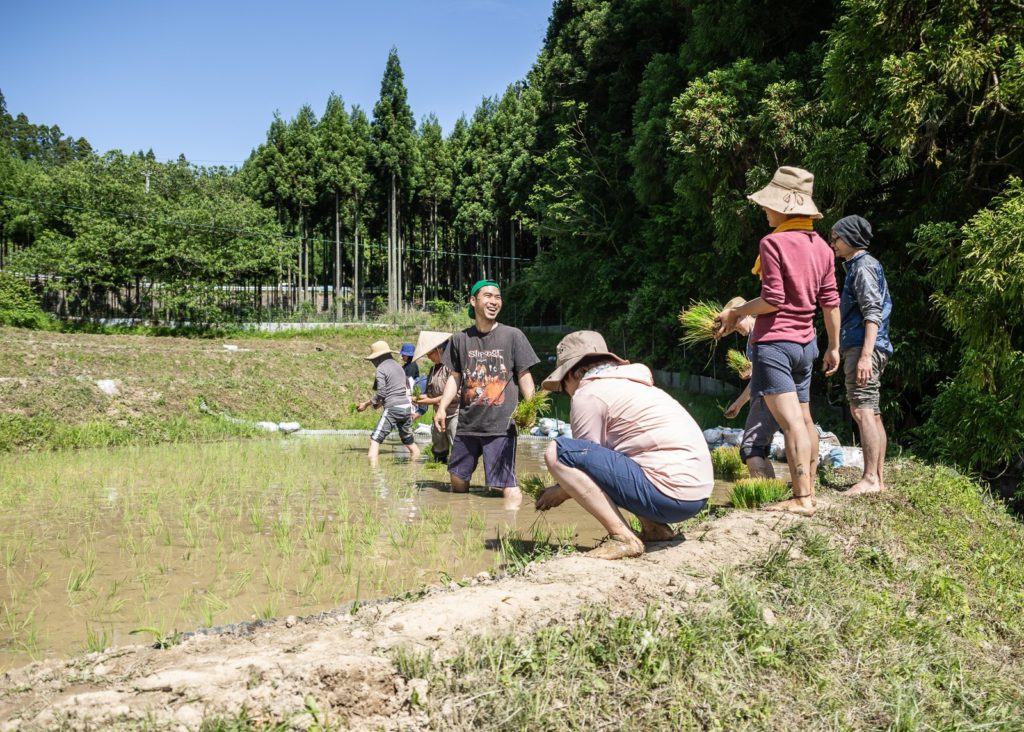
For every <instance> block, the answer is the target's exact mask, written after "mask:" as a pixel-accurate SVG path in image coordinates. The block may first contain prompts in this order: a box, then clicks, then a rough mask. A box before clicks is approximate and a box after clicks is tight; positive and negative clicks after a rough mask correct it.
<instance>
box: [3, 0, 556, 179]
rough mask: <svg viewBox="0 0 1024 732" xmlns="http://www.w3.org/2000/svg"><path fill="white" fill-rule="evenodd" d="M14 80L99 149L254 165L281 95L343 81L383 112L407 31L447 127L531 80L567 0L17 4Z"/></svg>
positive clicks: (407, 63) (338, 88)
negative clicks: (391, 66) (389, 65)
mask: <svg viewBox="0 0 1024 732" xmlns="http://www.w3.org/2000/svg"><path fill="white" fill-rule="evenodd" d="M5 6H6V7H4V9H3V17H4V22H3V25H4V42H3V43H2V44H0V91H2V92H3V94H4V96H5V98H6V101H7V109H8V111H9V112H10V113H11V114H14V115H17V114H19V113H21V112H24V113H25V114H26V115H28V117H29V119H30V120H31V121H32V122H34V123H36V124H48V125H51V124H57V125H60V127H61V130H63V132H64V133H65V134H67V135H71V136H74V137H85V138H86V139H88V140H89V142H90V143H91V144H92V145H93V147H94V149H97V150H99V151H106V150H110V149H113V148H120V149H122V150H125V151H128V152H131V151H135V150H148V149H150V148H152V149H153V152H154V153H155V154H156V156H157V158H158V159H160V160H168V159H174V158H177V156H178V154H179V153H184V154H185V155H186V157H187V158H188V159H189V160H190V161H192V162H194V163H198V164H202V165H216V164H225V165H232V164H241V162H242V161H243V160H245V158H246V157H247V156H248V155H249V153H250V151H251V150H252V148H254V147H255V146H256V145H258V144H259V143H260V142H262V141H263V140H264V139H265V137H266V132H267V128H268V127H269V126H270V122H271V119H272V116H273V113H274V111H275V110H279V111H280V112H281V115H282V116H283V117H284V118H285V119H289V118H291V117H293V116H294V115H295V113H296V112H297V111H298V109H299V107H300V106H301V105H303V104H306V103H308V104H310V105H312V107H313V109H314V111H315V112H316V113H317V115H318V116H319V115H320V114H322V113H323V109H324V105H325V104H326V102H327V97H328V95H329V94H330V93H331V92H332V91H334V92H336V93H338V94H340V95H341V96H342V98H343V99H344V100H345V103H346V105H349V106H351V105H352V104H359V105H361V106H362V107H363V108H364V109H365V110H366V111H367V114H370V113H371V112H372V109H373V104H374V102H375V101H376V99H377V96H378V94H379V92H380V79H381V75H382V74H383V72H384V64H385V62H386V61H387V55H388V50H389V49H390V48H391V47H392V46H395V47H397V49H398V55H399V58H400V59H401V61H402V70H403V71H404V72H405V83H406V87H407V89H408V90H409V103H410V105H411V107H412V111H413V114H414V115H415V116H416V119H417V121H419V120H420V119H422V117H423V116H424V115H426V114H427V113H429V112H433V113H435V114H436V115H437V116H438V119H440V121H441V125H442V126H443V128H444V130H445V133H446V134H447V133H448V132H449V131H450V130H451V128H452V125H454V123H455V120H456V119H458V117H459V115H460V114H463V113H465V114H466V116H467V117H468V116H470V115H471V114H472V113H473V110H474V109H475V108H476V106H477V104H479V102H480V100H481V99H482V98H483V97H484V96H492V95H494V94H499V93H501V92H503V91H504V89H505V87H506V86H508V85H509V84H510V83H512V82H514V81H516V80H518V79H522V78H523V77H524V76H525V75H526V72H527V71H528V70H529V68H530V66H531V65H532V63H533V61H534V60H535V59H536V57H537V53H538V52H539V51H540V48H541V45H542V43H543V40H544V33H545V31H546V29H547V21H548V17H549V16H550V14H551V7H552V0H418V1H417V0H375V1H368V2H354V1H352V0H337V1H336V2H333V3H331V2H313V1H311V0H309V1H307V0H298V1H295V2H289V3H285V2H265V1H264V0H253V1H252V2H247V3H242V2H234V1H233V2H217V1H216V0H208V1H207V2H196V1H194V0H182V1H181V2H150V1H147V0H142V1H136V2H81V0H80V1H79V2H66V1H65V0H54V1H53V2H49V3H45V4H43V5H35V4H33V3H5Z"/></svg>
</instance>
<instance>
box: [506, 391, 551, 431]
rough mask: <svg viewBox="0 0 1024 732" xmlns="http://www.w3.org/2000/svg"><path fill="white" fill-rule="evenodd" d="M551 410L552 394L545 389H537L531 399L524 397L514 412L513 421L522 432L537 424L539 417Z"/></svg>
mask: <svg viewBox="0 0 1024 732" xmlns="http://www.w3.org/2000/svg"><path fill="white" fill-rule="evenodd" d="M550 411H551V394H550V393H549V392H547V391H545V390H544V389H537V391H535V392H534V393H533V396H532V397H530V398H529V399H523V400H522V401H520V402H519V404H517V405H516V409H515V411H514V412H512V423H513V424H515V426H516V427H517V428H518V429H519V431H520V432H526V431H527V430H529V429H530V428H531V427H533V426H534V425H535V424H537V418H538V417H543V416H544V415H545V414H547V413H548V412H550Z"/></svg>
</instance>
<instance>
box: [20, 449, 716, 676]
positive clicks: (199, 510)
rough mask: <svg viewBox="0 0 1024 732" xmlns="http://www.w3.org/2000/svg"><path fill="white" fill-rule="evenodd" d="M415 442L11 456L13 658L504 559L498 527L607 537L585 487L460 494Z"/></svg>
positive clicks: (377, 589) (262, 613)
mask: <svg viewBox="0 0 1024 732" xmlns="http://www.w3.org/2000/svg"><path fill="white" fill-rule="evenodd" d="M546 444H547V443H546V441H541V440H523V441H522V443H521V444H520V447H519V450H518V455H517V468H518V470H519V472H520V475H525V474H528V473H536V474H541V475H546V471H545V468H544V463H543V452H544V448H545V446H546ZM406 454H407V453H406V451H405V450H404V448H402V447H401V446H400V445H398V444H397V443H396V444H394V445H392V444H391V443H390V442H389V443H386V444H385V445H384V446H383V449H382V450H381V457H380V464H379V465H378V466H377V467H376V468H371V467H370V465H369V464H368V460H367V458H366V437H355V436H345V437H330V438H327V437H321V438H317V439H281V440H268V441H259V442H241V443H217V444H210V445H173V446H160V447H149V448H124V449H116V450H84V451H78V452H73V453H72V452H68V453H39V454H29V455H17V456H15V455H6V456H2V457H0V474H2V475H3V476H4V480H3V481H2V483H0V569H2V570H3V573H4V579H5V582H4V583H3V587H2V588H0V611H2V613H3V614H2V616H0V667H6V666H11V665H20V664H23V663H26V662H27V661H29V660H31V659H32V658H39V657H45V656H48V655H58V654H68V653H72V652H77V651H82V650H86V649H90V648H91V649H98V648H102V647H105V646H108V645H114V644H121V643H134V642H138V641H139V638H138V637H134V636H129V632H130V631H131V630H133V629H135V628H140V627H149V628H156V629H159V630H160V631H161V632H163V633H167V634H170V633H172V632H173V631H175V630H178V631H184V630H192V629H195V628H197V627H202V626H217V625H222V624H228V623H234V622H238V621H242V620H250V619H257V618H269V617H275V616H283V615H288V614H299V615H303V614H310V613H314V612H317V611H319V610H325V609H332V608H336V607H340V606H343V605H344V604H346V603H348V602H350V601H352V600H356V599H363V600H365V599H369V598H375V597H382V596H387V595H393V594H398V593H401V592H404V591H407V590H410V589H416V588H418V587H421V586H423V585H424V584H430V583H438V582H442V581H445V579H446V578H455V579H459V578H461V577H465V576H472V575H475V574H476V573H478V572H480V571H482V570H488V571H499V570H500V565H501V562H502V558H501V555H500V552H499V551H498V550H499V549H500V545H501V542H500V538H501V537H505V538H506V539H509V538H510V537H511V538H514V539H515V540H516V541H518V542H520V548H522V549H524V550H529V548H531V547H530V543H532V542H537V541H552V542H558V543H563V544H571V545H574V546H576V547H577V548H578V549H580V550H586V549H589V548H592V547H593V546H594V545H596V544H597V542H598V541H599V540H600V539H601V538H602V535H603V530H602V529H601V526H600V524H598V522H597V521H596V520H595V519H593V518H592V517H591V516H590V515H589V514H587V513H586V512H585V511H583V510H582V509H580V507H579V506H578V505H577V504H576V503H575V502H573V501H568V502H566V503H565V504H563V505H562V506H559V507H558V508H557V509H555V510H553V511H550V512H547V513H545V514H538V513H537V512H536V511H534V510H533V507H532V505H531V503H530V501H529V499H526V501H525V502H524V505H523V506H522V507H521V508H520V509H519V510H515V511H510V510H507V509H506V508H505V506H504V504H503V499H502V496H501V494H500V493H496V492H491V491H488V490H487V489H486V487H485V486H483V485H482V482H483V468H482V467H481V468H480V469H479V470H478V472H477V475H476V476H475V478H476V481H474V482H473V483H472V487H471V490H470V491H469V492H468V493H453V492H452V491H451V487H450V485H449V483H448V481H447V472H446V469H445V466H443V465H437V464H430V463H425V462H423V461H422V460H421V461H417V462H414V463H410V462H409V461H408V459H407V458H406ZM727 495H728V486H727V484H722V486H719V487H716V493H715V499H716V500H717V501H719V502H721V501H723V500H725V499H726V498H727Z"/></svg>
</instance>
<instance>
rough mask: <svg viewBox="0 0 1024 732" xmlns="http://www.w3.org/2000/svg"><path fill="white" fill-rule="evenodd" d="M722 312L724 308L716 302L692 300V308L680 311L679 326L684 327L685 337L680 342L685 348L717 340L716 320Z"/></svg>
mask: <svg viewBox="0 0 1024 732" xmlns="http://www.w3.org/2000/svg"><path fill="white" fill-rule="evenodd" d="M720 312H722V306H721V305H720V304H718V303H716V302H705V301H704V300H697V301H694V300H691V301H690V307H688V308H683V309H682V310H681V311H679V324H680V325H682V326H683V337H682V338H680V339H679V342H680V343H682V344H683V345H685V346H695V345H697V344H698V343H701V342H703V341H713V340H715V328H716V323H715V318H717V317H718V314H719V313H720Z"/></svg>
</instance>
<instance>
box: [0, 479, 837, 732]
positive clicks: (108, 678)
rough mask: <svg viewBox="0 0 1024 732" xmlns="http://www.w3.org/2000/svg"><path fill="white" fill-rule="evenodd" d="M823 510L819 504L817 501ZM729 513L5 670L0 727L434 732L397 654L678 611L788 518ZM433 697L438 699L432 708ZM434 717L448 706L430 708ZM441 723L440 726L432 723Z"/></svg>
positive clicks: (420, 689)
mask: <svg viewBox="0 0 1024 732" xmlns="http://www.w3.org/2000/svg"><path fill="white" fill-rule="evenodd" d="M819 501H820V503H821V508H824V509H825V510H827V508H826V506H827V502H828V499H827V498H826V497H825V496H822V497H821V498H820V499H819ZM806 520H807V519H798V518H794V517H790V516H785V515H780V514H769V513H764V512H758V511H751V512H740V511H733V512H730V513H728V514H727V515H725V516H722V517H720V518H717V519H713V520H711V521H708V522H706V523H704V524H701V525H699V526H696V527H689V528H688V530H687V536H686V539H687V540H686V541H685V542H682V543H678V544H675V545H668V546H662V547H658V548H652V549H651V550H650V551H649V552H648V553H647V554H646V555H645V556H644V557H642V558H639V559H632V560H623V561H618V562H605V561H599V560H591V559H586V558H583V557H581V556H570V557H564V558H559V559H555V560H551V561H547V562H543V563H538V564H533V565H531V566H530V567H529V568H528V569H527V571H526V572H525V573H524V574H523V575H521V576H517V577H507V578H502V579H494V578H491V577H489V576H486V577H480V578H475V579H473V580H472V581H471V582H470V584H469V585H468V586H464V587H459V586H457V585H452V586H450V587H448V588H440V587H438V588H433V589H431V590H430V591H429V592H427V594H425V595H424V596H423V597H420V598H419V599H416V600H408V601H394V602H387V603H381V604H376V605H367V606H363V607H362V608H360V609H359V610H358V611H357V612H355V613H354V614H353V613H351V612H342V611H338V612H335V613H326V614H323V615H320V616H316V617H310V618H299V619H297V618H287V619H279V620H277V621H275V622H272V623H270V624H267V625H263V626H261V627H245V628H242V629H239V630H238V631H237V632H234V633H222V634H219V635H205V636H203V635H197V636H193V637H191V638H188V639H186V640H185V641H183V642H181V643H180V644H178V645H174V646H171V647H170V648H165V649H158V648H155V647H152V646H131V647H120V648H113V649H109V650H107V651H104V652H102V653H92V654H87V655H82V656H79V657H76V658H72V659H70V660H63V661H46V662H42V663H37V664H34V665H31V666H28V667H25V668H21V669H17V670H13V671H10V672H8V673H6V674H4V675H3V678H2V682H0V730H4V731H6V730H15V729H18V730H37V729H53V728H56V727H62V728H67V729H75V730H93V729H130V728H137V727H138V726H141V725H145V726H146V727H147V728H150V729H168V730H195V729H198V728H199V726H200V724H201V722H202V720H203V719H206V718H211V717H217V716H220V717H229V718H231V717H235V716H237V715H238V714H239V713H241V712H242V711H243V710H245V711H246V713H247V714H248V715H249V718H250V719H253V720H255V721H267V722H269V721H278V720H289V721H290V722H291V723H292V724H294V725H295V726H297V727H300V728H302V727H305V726H308V725H310V724H311V723H312V722H313V717H312V716H311V715H310V714H309V713H308V711H307V706H306V705H307V699H308V698H309V697H310V696H312V697H313V699H315V702H316V705H317V707H318V708H319V709H320V710H322V712H324V713H326V715H327V717H328V718H329V719H330V720H332V721H333V722H335V723H337V724H340V725H342V726H343V727H344V728H351V729H356V730H369V729H385V730H419V729H428V728H430V723H429V720H428V718H427V714H426V712H425V711H424V704H423V703H422V700H423V699H425V698H426V697H427V695H429V694H430V693H431V690H430V689H427V688H426V682H425V681H423V680H419V679H413V680H406V679H404V678H402V676H401V675H400V674H399V673H398V671H397V670H396V667H395V665H394V664H393V663H392V661H391V660H390V657H391V656H390V655H389V654H390V653H392V652H393V651H394V649H397V648H400V647H403V646H404V647H407V648H410V649H416V650H418V651H421V652H422V651H429V652H431V653H432V654H433V657H434V660H435V662H436V663H443V662H444V659H445V658H446V657H447V656H450V655H451V654H453V653H454V652H455V650H456V649H457V648H458V647H459V646H460V645H461V644H462V643H463V642H464V640H465V639H466V638H467V637H468V636H470V635H472V634H484V633H507V632H515V633H522V634H527V633H531V632H533V631H535V630H537V629H538V628H541V627H544V626H547V625H550V624H567V623H572V622H573V621H575V620H576V619H578V618H579V616H580V613H581V610H582V609H583V608H584V607H585V606H587V605H607V606H609V607H610V608H611V609H612V611H613V612H615V613H633V612H637V611H640V610H642V609H643V608H644V607H646V606H648V605H650V604H652V603H656V604H660V605H662V606H664V607H666V608H668V609H677V610H678V609H680V608H682V607H685V606H687V605H688V604H691V603H707V602H714V596H715V591H716V590H717V587H716V586H715V585H714V583H713V579H712V578H713V577H714V576H715V574H716V573H717V572H718V571H719V570H721V569H724V568H727V567H730V566H733V565H736V564H740V563H745V562H749V561H751V560H752V559H755V558H757V557H759V556H761V555H763V554H764V553H765V552H766V551H767V550H768V549H769V548H770V547H771V546H772V545H773V544H775V543H776V542H778V540H779V538H780V531H782V530H783V529H785V528H786V527H787V526H789V525H791V524H792V523H793V522H794V521H806ZM435 701H439V700H435ZM432 706H433V707H434V709H441V712H440V714H441V715H442V716H443V715H444V714H445V707H444V705H443V703H442V704H441V705H432ZM433 722H434V724H435V725H438V724H439V725H440V726H441V727H443V726H444V723H443V719H442V720H438V719H436V718H435V719H434V720H433Z"/></svg>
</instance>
